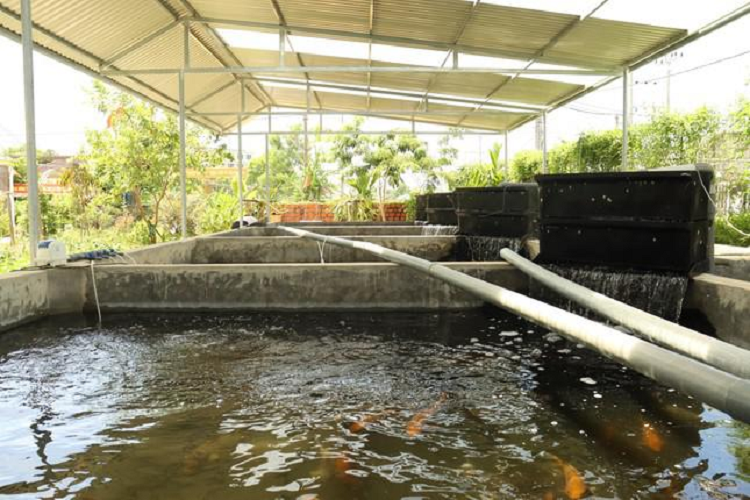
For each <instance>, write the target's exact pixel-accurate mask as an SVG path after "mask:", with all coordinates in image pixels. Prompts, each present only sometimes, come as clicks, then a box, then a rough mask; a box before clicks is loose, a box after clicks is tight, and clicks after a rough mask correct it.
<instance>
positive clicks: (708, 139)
mask: <svg viewBox="0 0 750 500" xmlns="http://www.w3.org/2000/svg"><path fill="white" fill-rule="evenodd" d="M631 130H632V132H633V133H632V135H633V148H632V154H631V157H632V158H633V160H634V162H635V164H636V165H640V166H643V167H645V168H658V167H664V166H668V165H684V164H687V163H696V162H699V161H701V160H703V159H704V158H707V157H708V158H710V157H712V156H713V155H714V152H715V148H716V147H717V145H718V144H719V142H720V134H719V132H720V130H721V116H720V115H719V114H718V113H717V112H715V111H713V110H710V109H708V108H706V107H702V108H700V109H698V110H697V111H695V112H693V113H686V114H678V113H664V114H661V115H658V116H656V117H654V118H653V119H652V120H651V121H650V122H649V123H646V124H644V125H638V126H635V127H631Z"/></svg>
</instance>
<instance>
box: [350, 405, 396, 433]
mask: <svg viewBox="0 0 750 500" xmlns="http://www.w3.org/2000/svg"><path fill="white" fill-rule="evenodd" d="M392 413H393V410H385V411H381V412H380V413H373V414H370V415H365V416H364V417H362V418H361V419H360V420H357V421H356V422H352V423H351V424H350V425H349V430H350V431H351V432H354V433H357V432H362V431H363V430H365V429H366V428H367V426H368V425H370V424H376V423H378V422H380V421H381V420H383V418H385V417H386V416H387V415H390V414H392Z"/></svg>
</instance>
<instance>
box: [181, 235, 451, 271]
mask: <svg viewBox="0 0 750 500" xmlns="http://www.w3.org/2000/svg"><path fill="white" fill-rule="evenodd" d="M350 239H352V240H361V241H368V242H370V243H375V244H377V245H381V246H384V247H386V248H391V249H393V250H398V251H401V252H405V253H408V254H410V255H414V256H416V257H421V258H423V259H427V260H431V261H446V260H450V259H451V258H452V257H453V251H454V248H455V245H456V238H455V237H454V236H352V237H350ZM321 250H322V257H323V260H324V262H325V263H326V264H331V263H344V262H382V260H381V259H380V258H378V257H376V256H374V255H372V254H370V253H368V252H363V251H361V250H354V249H351V248H344V247H340V246H337V245H330V244H329V245H323V244H320V245H319V244H318V243H317V242H315V241H312V240H309V239H305V238H300V237H297V236H273V237H266V236H257V237H254V238H243V237H233V238H230V237H227V238H201V239H198V240H197V241H196V242H195V246H194V249H193V259H192V263H193V264H264V263H298V264H319V263H320V259H321Z"/></svg>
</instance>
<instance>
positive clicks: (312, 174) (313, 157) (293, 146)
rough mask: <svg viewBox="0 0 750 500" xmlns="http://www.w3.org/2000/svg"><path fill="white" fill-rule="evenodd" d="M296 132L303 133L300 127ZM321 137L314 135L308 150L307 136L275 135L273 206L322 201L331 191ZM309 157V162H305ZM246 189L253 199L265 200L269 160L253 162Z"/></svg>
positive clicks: (271, 161) (271, 156)
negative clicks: (286, 202) (319, 145)
mask: <svg viewBox="0 0 750 500" xmlns="http://www.w3.org/2000/svg"><path fill="white" fill-rule="evenodd" d="M292 130H293V131H297V132H301V131H302V129H301V127H300V126H299V125H297V126H294V127H292ZM319 142H320V137H319V136H318V135H316V134H312V140H310V141H308V149H307V151H305V144H304V135H296V134H292V135H285V136H277V135H272V136H271V137H270V138H269V145H270V149H269V152H268V160H269V168H270V172H271V175H270V191H271V201H272V203H278V202H281V201H322V200H323V199H324V198H325V197H326V196H327V195H328V193H329V192H330V191H331V182H330V180H329V178H328V174H327V173H326V172H325V170H324V169H323V160H324V155H323V154H322V153H320V151H319V150H318V143H319ZM305 156H307V161H305ZM246 186H247V189H248V196H249V198H250V199H255V200H265V192H266V157H265V155H262V156H258V157H256V158H253V159H252V160H251V161H250V165H249V168H248V175H247V178H246Z"/></svg>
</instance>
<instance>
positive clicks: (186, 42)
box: [179, 23, 190, 239]
mask: <svg viewBox="0 0 750 500" xmlns="http://www.w3.org/2000/svg"><path fill="white" fill-rule="evenodd" d="M183 51H184V56H185V60H184V61H183V68H188V67H190V25H189V24H187V23H185V34H184V38H183ZM179 87H180V96H179V99H180V116H179V125H180V204H181V205H180V209H181V230H182V238H183V239H184V238H187V232H188V231H187V157H186V152H185V149H186V143H187V139H186V129H185V127H186V123H185V72H184V71H181V72H180V74H179Z"/></svg>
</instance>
